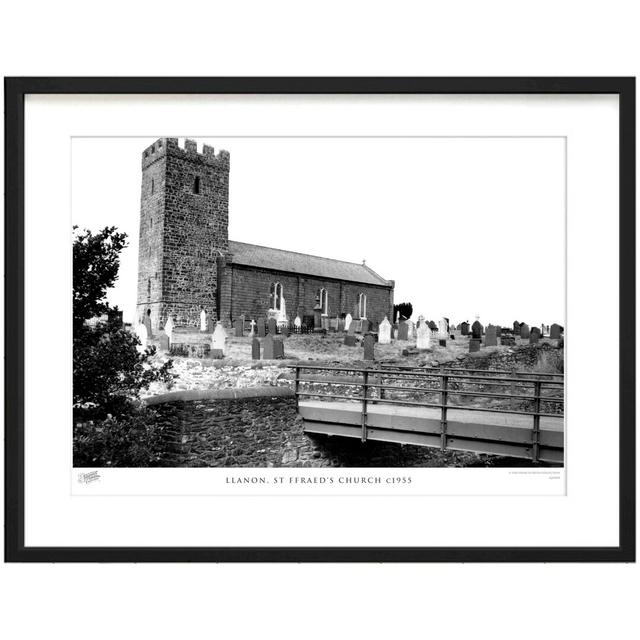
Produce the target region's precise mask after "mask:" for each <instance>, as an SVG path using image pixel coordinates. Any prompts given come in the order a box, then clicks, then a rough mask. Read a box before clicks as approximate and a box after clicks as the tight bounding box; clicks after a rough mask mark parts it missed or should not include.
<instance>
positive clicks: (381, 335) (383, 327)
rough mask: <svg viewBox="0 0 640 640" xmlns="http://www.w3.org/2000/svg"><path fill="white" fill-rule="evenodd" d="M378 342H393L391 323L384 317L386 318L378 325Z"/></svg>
mask: <svg viewBox="0 0 640 640" xmlns="http://www.w3.org/2000/svg"><path fill="white" fill-rule="evenodd" d="M378 343H379V344H391V323H390V322H389V320H388V319H387V316H385V317H384V320H383V321H382V322H381V323H380V326H379V327H378Z"/></svg>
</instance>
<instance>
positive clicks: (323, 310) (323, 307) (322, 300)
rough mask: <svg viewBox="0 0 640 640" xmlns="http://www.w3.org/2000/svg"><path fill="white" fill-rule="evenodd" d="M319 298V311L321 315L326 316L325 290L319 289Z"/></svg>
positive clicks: (326, 299) (326, 295) (326, 298)
mask: <svg viewBox="0 0 640 640" xmlns="http://www.w3.org/2000/svg"><path fill="white" fill-rule="evenodd" d="M318 297H319V298H320V309H321V313H322V315H324V316H326V315H328V314H329V294H328V293H327V290H326V289H325V288H322V289H320V294H319V295H318Z"/></svg>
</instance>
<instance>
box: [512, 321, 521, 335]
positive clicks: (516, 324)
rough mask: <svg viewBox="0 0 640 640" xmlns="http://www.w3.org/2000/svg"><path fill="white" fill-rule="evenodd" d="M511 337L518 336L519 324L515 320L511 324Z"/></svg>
mask: <svg viewBox="0 0 640 640" xmlns="http://www.w3.org/2000/svg"><path fill="white" fill-rule="evenodd" d="M513 335H514V336H519V335H520V323H519V322H518V321H517V320H515V321H514V323H513Z"/></svg>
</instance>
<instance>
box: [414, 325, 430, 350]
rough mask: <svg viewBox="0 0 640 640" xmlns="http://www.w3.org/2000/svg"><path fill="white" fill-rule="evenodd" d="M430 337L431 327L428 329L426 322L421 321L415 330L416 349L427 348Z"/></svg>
mask: <svg viewBox="0 0 640 640" xmlns="http://www.w3.org/2000/svg"><path fill="white" fill-rule="evenodd" d="M430 338H431V329H429V327H428V326H427V325H426V323H424V322H421V323H420V326H419V327H418V330H417V331H416V347H417V348H418V349H428V348H429V341H430Z"/></svg>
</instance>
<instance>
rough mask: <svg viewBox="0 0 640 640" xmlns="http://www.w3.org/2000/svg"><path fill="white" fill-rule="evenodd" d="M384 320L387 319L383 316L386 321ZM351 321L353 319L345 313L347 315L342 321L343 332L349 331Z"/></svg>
mask: <svg viewBox="0 0 640 640" xmlns="http://www.w3.org/2000/svg"><path fill="white" fill-rule="evenodd" d="M386 319H387V318H386V316H385V320H386ZM352 321H353V317H352V316H351V314H350V313H347V315H346V317H345V319H344V330H345V331H348V330H349V325H350V324H351V322H352ZM387 322H389V321H388V320H387Z"/></svg>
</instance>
